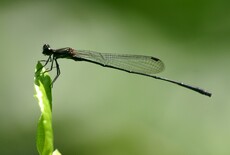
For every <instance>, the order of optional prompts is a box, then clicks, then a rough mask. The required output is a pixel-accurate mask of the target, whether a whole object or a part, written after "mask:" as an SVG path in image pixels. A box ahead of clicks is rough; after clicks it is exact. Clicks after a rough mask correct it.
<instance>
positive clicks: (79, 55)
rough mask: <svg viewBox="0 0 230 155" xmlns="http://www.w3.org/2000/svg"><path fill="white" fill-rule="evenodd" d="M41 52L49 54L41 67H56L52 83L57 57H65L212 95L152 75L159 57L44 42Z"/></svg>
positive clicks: (160, 66) (158, 67) (157, 69)
mask: <svg viewBox="0 0 230 155" xmlns="http://www.w3.org/2000/svg"><path fill="white" fill-rule="evenodd" d="M42 53H43V54H44V55H46V56H49V58H48V59H47V60H46V62H45V64H44V65H43V67H45V66H46V65H47V64H48V62H51V67H50V68H49V69H48V70H47V71H51V70H52V69H53V68H54V63H55V66H56V69H57V74H56V76H55V78H54V79H53V81H52V84H53V83H54V82H55V81H56V80H57V78H58V76H59V75H60V73H61V72H60V67H59V64H58V61H57V59H59V58H67V59H72V60H75V61H88V62H91V63H94V64H98V65H101V66H103V67H109V68H113V69H118V70H122V71H126V72H129V73H132V74H139V75H143V76H148V77H152V78H154V79H158V80H163V81H167V82H170V83H174V84H177V85H180V86H182V87H185V88H188V89H191V90H193V91H196V92H198V93H201V94H203V95H206V96H209V97H211V95H212V94H211V93H210V92H208V91H206V90H204V89H201V88H198V87H194V86H191V85H187V84H184V83H182V82H177V81H174V80H170V79H167V78H163V77H159V76H154V75H152V74H156V73H159V72H161V71H163V70H164V63H163V62H162V61H161V60H160V59H158V58H155V57H151V56H143V55H130V54H111V53H99V52H95V51H88V50H74V49H72V48H70V47H66V48H60V49H52V48H50V46H49V45H48V44H45V45H44V46H43V52H42Z"/></svg>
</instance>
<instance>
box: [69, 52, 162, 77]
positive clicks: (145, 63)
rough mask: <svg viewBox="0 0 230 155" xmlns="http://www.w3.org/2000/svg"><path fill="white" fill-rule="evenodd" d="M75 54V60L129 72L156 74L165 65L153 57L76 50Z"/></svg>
mask: <svg viewBox="0 0 230 155" xmlns="http://www.w3.org/2000/svg"><path fill="white" fill-rule="evenodd" d="M75 53H76V54H75V55H74V56H73V57H74V58H76V59H75V60H78V59H80V60H86V61H90V62H93V63H96V64H100V65H102V66H105V67H113V68H116V69H121V70H125V71H128V72H138V73H143V74H155V73H159V72H161V71H163V70H164V63H163V62H162V61H161V60H160V59H158V58H155V57H151V56H142V55H129V54H110V53H99V52H94V51H87V50H75Z"/></svg>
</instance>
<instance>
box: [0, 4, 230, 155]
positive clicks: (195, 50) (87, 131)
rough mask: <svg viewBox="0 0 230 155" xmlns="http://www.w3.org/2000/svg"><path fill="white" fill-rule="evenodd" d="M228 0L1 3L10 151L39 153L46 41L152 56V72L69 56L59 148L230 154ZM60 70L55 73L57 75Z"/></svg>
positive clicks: (0, 138) (87, 153)
mask: <svg viewBox="0 0 230 155" xmlns="http://www.w3.org/2000/svg"><path fill="white" fill-rule="evenodd" d="M229 5H230V2H229V1H228V0H174V1H171V0H162V1H150V0H141V1H133V0H126V1H119V0H110V1H106V0H97V1H89V0H88V1H87V0H76V1H19V0H16V1H1V2H0V49H1V56H0V67H1V68H0V69H1V80H0V85H1V87H0V94H1V97H0V103H1V106H0V123H1V127H0V152H1V154H5V155H6V154H7V155H11V154H12V155H15V154H38V153H37V150H36V144H35V136H36V126H37V122H38V118H39V115H40V111H39V107H38V104H37V101H36V99H35V98H34V96H33V95H34V87H33V76H34V69H35V65H36V63H37V61H38V60H42V59H46V58H47V57H45V56H44V55H42V46H43V44H44V43H49V44H50V45H51V47H52V48H61V47H67V46H69V47H72V48H75V49H87V50H95V51H100V52H111V53H128V54H142V55H151V56H155V57H158V58H160V59H162V60H163V61H164V63H165V65H166V69H165V71H164V72H162V73H160V74H159V76H163V77H168V78H171V79H176V80H178V81H183V82H185V83H188V84H192V85H195V86H199V87H202V88H205V89H207V90H209V91H211V92H212V93H213V96H212V97H211V98H208V97H206V96H202V95H200V94H198V93H196V92H193V91H190V90H187V89H184V88H181V87H179V86H176V85H173V84H169V83H166V82H162V81H158V80H154V79H151V78H148V77H142V76H138V75H131V74H128V73H125V72H121V71H116V70H112V69H107V68H103V67H100V66H97V65H94V64H89V63H87V62H74V61H72V60H59V64H60V66H61V73H62V74H61V76H60V78H59V79H58V80H57V82H56V83H55V85H54V87H53V121H54V123H53V127H54V138H55V141H54V143H55V148H58V149H59V151H60V152H61V153H63V154H66V155H67V154H76V155H154V154H156V155H174V154H175V155H217V154H218V155H228V154H230V148H229V145H230V121H229V119H230V105H229V103H230V97H229V86H230V85H229V80H230V72H229V67H230V61H229V60H230V59H229V58H230V52H229V50H230V43H229V41H230V9H229ZM51 75H52V76H53V77H54V76H55V71H53V72H52V73H51Z"/></svg>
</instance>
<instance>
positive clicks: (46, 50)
mask: <svg viewBox="0 0 230 155" xmlns="http://www.w3.org/2000/svg"><path fill="white" fill-rule="evenodd" d="M42 53H43V54H45V55H51V54H52V50H51V48H50V45H49V44H44V45H43V52H42Z"/></svg>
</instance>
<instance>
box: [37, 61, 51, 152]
mask: <svg viewBox="0 0 230 155" xmlns="http://www.w3.org/2000/svg"><path fill="white" fill-rule="evenodd" d="M34 87H35V97H36V98H37V99H38V104H39V107H40V110H41V116H40V119H39V122H38V127H37V136H36V145H37V149H38V152H39V154H40V155H52V152H53V150H54V149H53V129H52V92H51V78H50V76H49V74H48V72H45V68H43V66H42V64H41V63H40V62H38V63H37V66H36V70H35V77H34Z"/></svg>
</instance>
